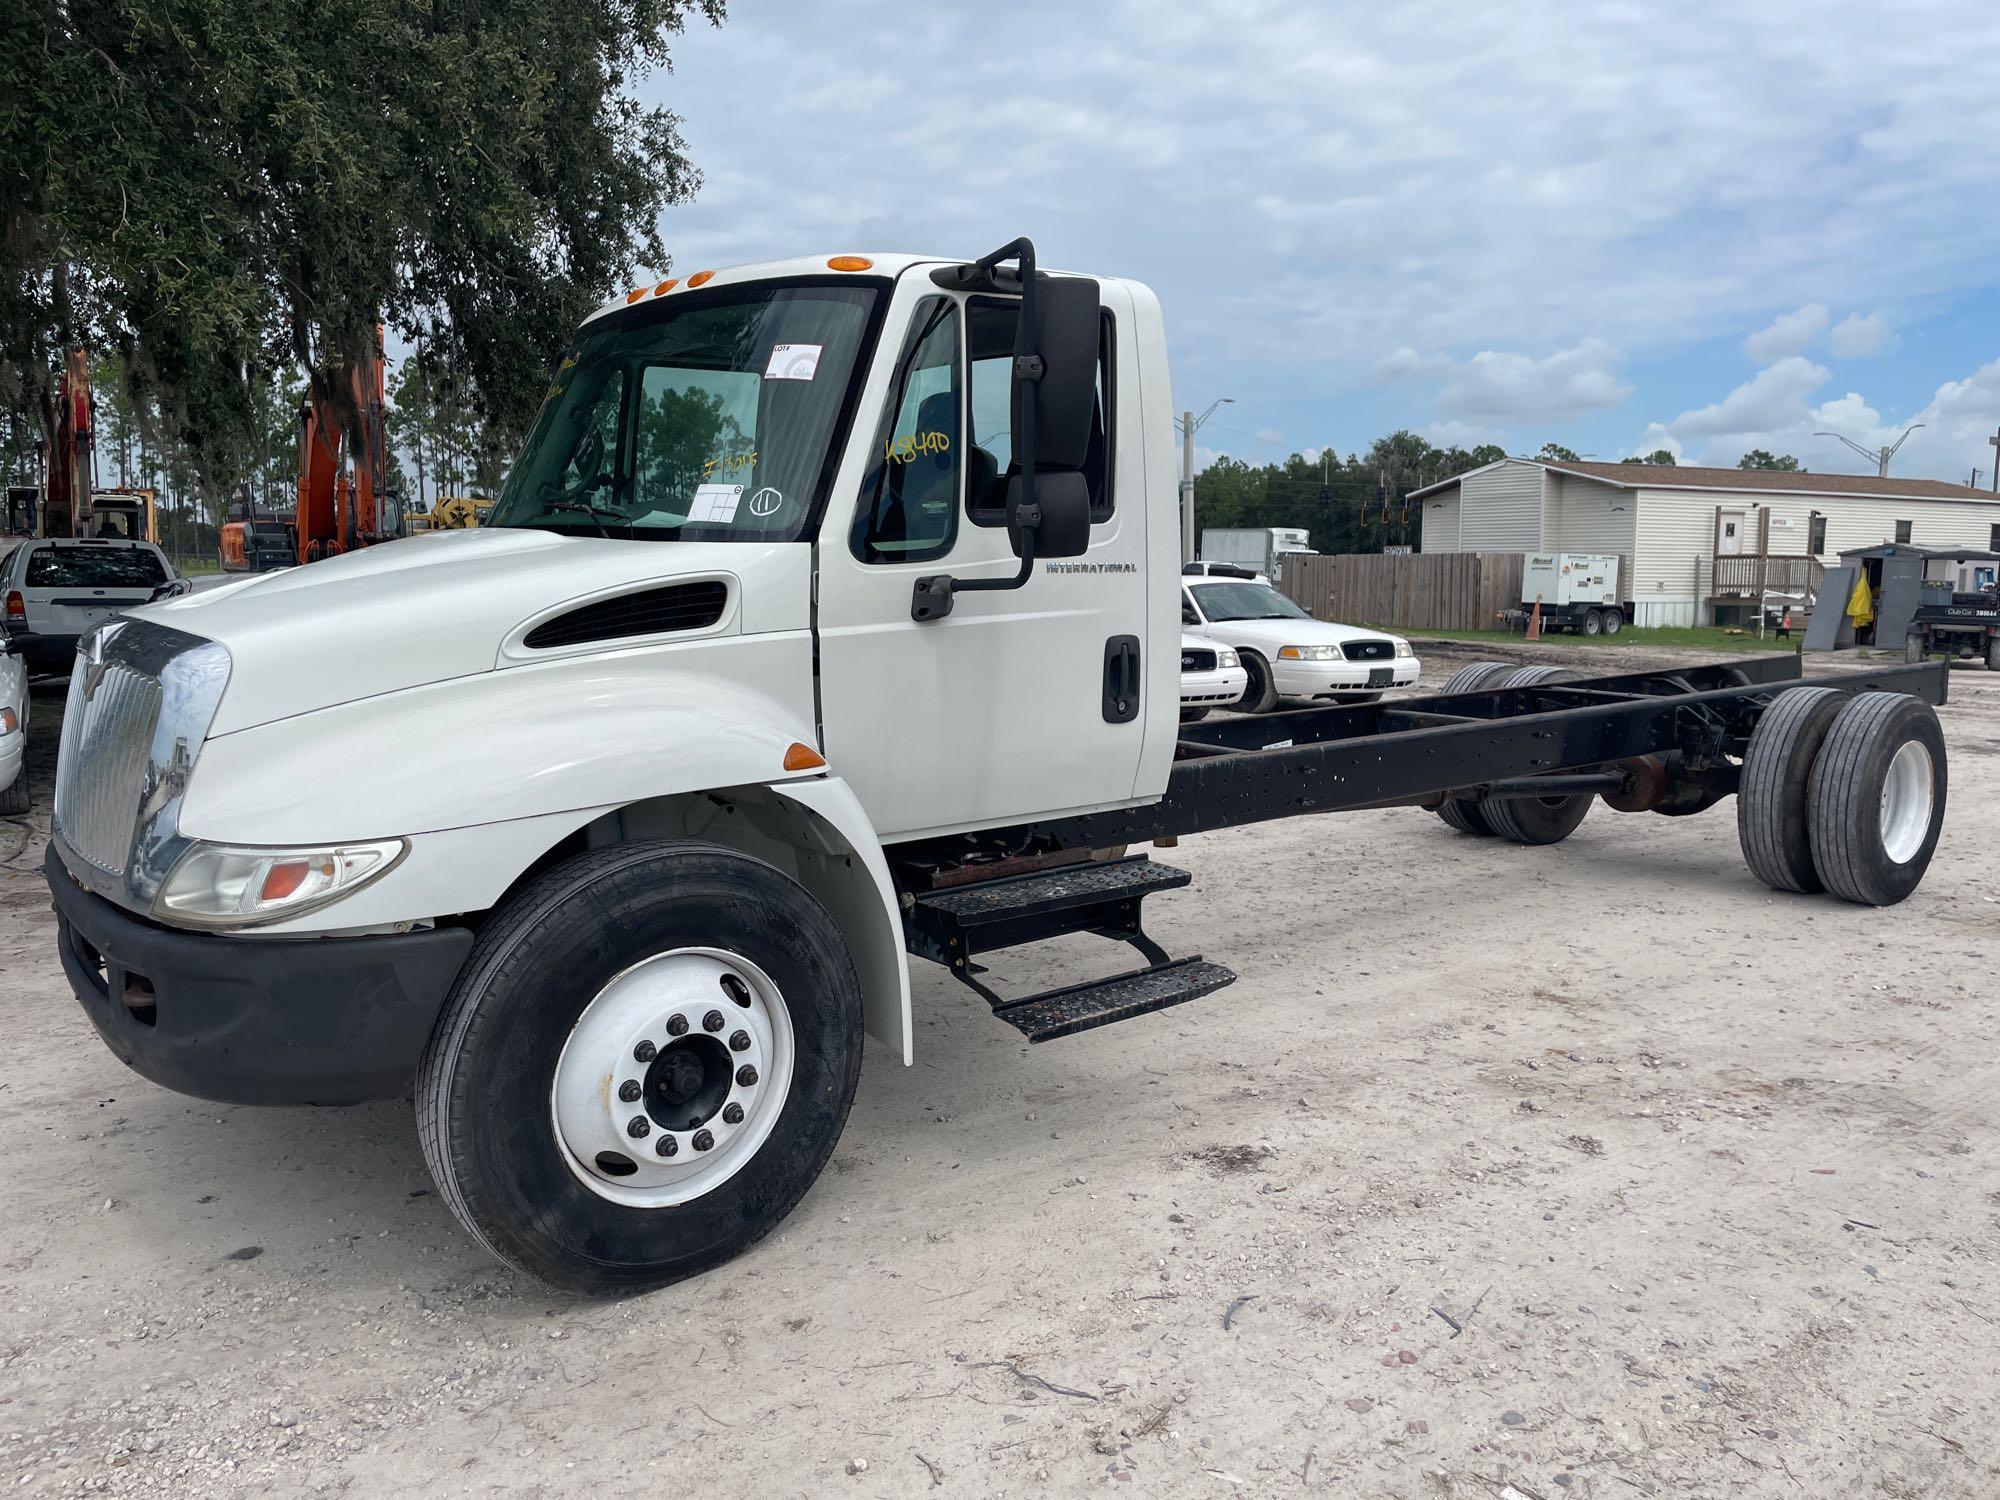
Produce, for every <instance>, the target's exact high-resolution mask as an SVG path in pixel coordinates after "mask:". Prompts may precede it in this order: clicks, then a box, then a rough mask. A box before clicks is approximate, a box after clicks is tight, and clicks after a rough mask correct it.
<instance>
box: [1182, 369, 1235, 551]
mask: <svg viewBox="0 0 2000 1500" xmlns="http://www.w3.org/2000/svg"><path fill="white" fill-rule="evenodd" d="M1235 404H1236V401H1235V398H1234V397H1233V396H1218V397H1217V398H1216V399H1215V400H1213V401H1211V402H1209V403H1208V410H1207V411H1205V412H1203V413H1202V414H1201V415H1200V416H1198V417H1197V416H1196V415H1195V414H1194V413H1193V412H1191V411H1184V412H1182V413H1181V416H1180V420H1179V421H1178V422H1176V423H1175V424H1174V425H1175V426H1176V427H1178V428H1180V430H1181V561H1182V562H1193V561H1194V435H1195V430H1196V429H1197V428H1199V427H1200V426H1201V424H1202V423H1204V422H1206V421H1207V420H1208V419H1209V418H1210V417H1212V416H1214V415H1215V409H1216V407H1218V406H1234V405H1235Z"/></svg>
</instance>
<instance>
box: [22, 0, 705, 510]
mask: <svg viewBox="0 0 2000 1500" xmlns="http://www.w3.org/2000/svg"><path fill="white" fill-rule="evenodd" d="M722 14H723V3H722V0H568V3H566V4H563V5H558V6H551V5H548V4H546V3H531V0H481V3H480V4H479V5H477V6H469V5H468V6H442V5H439V6H431V5H411V4H408V3H406V0H343V3H341V4H339V5H332V6H329V5H326V4H323V3H307V0H67V3H64V0H23V3H22V4H20V5H18V6H15V7H11V8H10V9H9V12H8V19H7V20H6V21H5V22H4V23H0V404H5V405H6V406H9V407H12V408H14V409H16V410H23V409H26V410H28V411H30V412H32V413H36V414H38V415H40V416H41V418H42V419H43V420H44V421H46V420H47V413H48V410H49V403H50V391H51V387H52V381H53V373H54V371H55V370H56V368H57V367H58V366H59V364H60V363H61V358H62V353H63V351H64V350H65V349H68V348H71V347H76V346H84V347H88V348H91V349H94V350H97V351H100V352H102V351H107V350H115V351H117V352H118V353H120V354H121V355H122V360H121V365H122V368H123V370H124V372H125V379H126V380H127V382H128V384H129V387H130V390H131V393H132V394H133V395H134V396H135V397H136V398H137V399H138V403H139V409H140V410H142V411H145V410H151V411H156V412H157V413H158V420H159V421H160V422H162V423H163V424H164V425H165V426H166V427H167V428H168V429H169V431H168V437H169V439H170V440H177V441H179V442H180V443H182V444H184V445H185V446H186V447H187V449H188V451H189V452H190V453H191V454H192V456H193V458H194V460H195V462H196V464H197V466H198V467H199V468H200V469H201V470H202V471H203V472H204V474H206V475H207V476H209V478H210V479H211V480H212V481H218V482H226V480H227V478H228V477H229V476H228V474H227V473H226V472H225V471H226V470H227V469H228V467H229V464H228V457H229V454H230V452H231V450H232V449H233V448H235V447H238V446H244V447H247V445H248V444H249V443H250V442H251V441H252V440H254V439H255V438H256V437H257V436H258V433H259V427H260V425H261V422H262V417H261V416H260V407H261V404H262V401H261V397H260V394H259V393H260V390H261V389H268V388H269V387H270V386H272V385H273V384H282V383H283V380H284V378H285V375H286V373H287V372H296V371H301V370H302V371H304V372H306V373H307V374H308V375H309V377H310V378H311V379H313V380H314V381H315V383H316V385H317V388H319V389H320V390H322V391H323V392H325V393H327V394H329V395H332V396H334V397H335V399H339V388H338V386H337V384H336V383H335V382H334V381H333V380H332V379H331V378H330V376H329V372H330V371H331V370H333V369H334V368H335V367H336V366H338V365H339V364H340V363H341V362H342V361H343V360H347V359H351V358H355V357H358V356H362V355H364V354H365V353H366V352H367V350H368V349H369V348H370V346H371V340H372V338H373V325H374V323H375V322H376V320H377V319H378V318H380V319H381V320H383V321H384V322H386V323H387V324H388V326H389V327H390V328H391V329H392V330H393V331H394V332H395V333H397V334H399V335H400V336H401V337H402V338H404V339H406V340H408V341H409V342H411V343H412V344H416V345H418V346H419V347H420V348H421V350H422V358H423V359H424V360H425V361H428V362H433V363H434V365H435V367H436V368H437V369H449V370H450V371H452V372H453V376H454V379H455V380H456V382H457V387H456V388H457V390H458V391H459V392H460V393H462V395H463V397H464V399H466V400H467V401H468V402H469V403H470V404H471V405H472V406H473V407H475V408H476V409H477V410H478V412H479V414H480V415H481V417H482V418H484V419H485V420H486V421H487V422H488V423H490V424H492V425H493V426H495V427H496V428H497V429H498V430H499V431H501V432H503V433H509V434H513V433H518V432H520V431H522V430H523V429H524V428H525V426H526V424H527V422H528V420H529V419H530V418H531V417H532V415H533V411H534V408H535V405H536V404H537V401H538V400H539V395H540V391H541V388H542V386H543V384H544V376H545V375H546V367H547V362H548V360H549V358H550V357H551V356H552V355H553V354H554V352H555V351H556V350H557V349H558V348H559V346H560V342H561V340H562V339H563V338H564V337H565V336H566V335H567V334H568V333H569V331H570V330H571V329H572V328H573V327H574V325H575V324H576V322H577V321H578V320H579V318H581V316H582V315H583V314H584V313H585V312H586V311H588V310H589V309H590V308H591V307H593V306H595V305H596V304H597V303H598V302H600V301H601V300H602V299H603V298H604V296H605V295H606V294H607V293H608V292H609V291H610V290H611V289H612V288H614V287H615V286H616V285H618V284H619V283H621V282H622V281H623V280H625V279H626V277H627V275H628V274H629V271H630V268H631V267H632V266H633V265H634V264H637V263H644V264H648V265H652V266H664V265H665V264H666V263H667V254H666V250H665V247H664V246H663V245H662V243H661V242H660V239H659V235H658V230H657V227H656V226H657V220H658V215H659V213H660V211H661V210H662V209H663V208H665V207H666V206H667V205H669V204H672V203H675V202H678V201H681V200H682V199H684V198H686V197H687V196H688V195H689V194H690V193H692V192H693V191H694V189H695V187H696V186H697V185H698V183H699V177H698V174H697V173H696V171H695V169H694V167H693V166H692V165H691V164H690V163H689V161H688V160H687V158H686V156H685V154H684V151H683V143H682V139H681V136H680V132H679V123H678V121H677V119H676V118H675V116H674V115H673V114H672V113H671V112H670V111H668V110H667V109H665V108H645V107H642V106H641V105H640V104H638V103H637V102H636V101H634V100H633V98H632V97H631V96H630V94H629V92H628V89H629V86H630V85H631V84H632V82H633V81H634V80H635V79H636V78H638V77H639V76H641V75H643V74H645V73H647V72H649V71H652V70H657V69H663V68H666V67H667V66H668V65H669V54H668V43H669V39H670V38H671V37H673V36H675V35H677V34H678V33H679V32H680V31H681V29H682V26H683V24H684V23H685V21H686V20H687V19H688V18H690V17H695V18H698V19H706V20H708V21H711V22H719V21H720V20H721V18H722Z"/></svg>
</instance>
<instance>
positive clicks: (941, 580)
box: [910, 505, 1040, 620]
mask: <svg viewBox="0 0 2000 1500" xmlns="http://www.w3.org/2000/svg"><path fill="white" fill-rule="evenodd" d="M1021 509H1022V510H1024V511H1025V510H1026V509H1027V507H1026V506H1025V505H1024V506H1022V507H1021ZM1036 519H1037V520H1039V519H1040V517H1039V516H1037V517H1036ZM1034 571H1035V533H1034V532H1033V531H1032V530H1028V529H1024V530H1023V531H1022V532H1021V566H1020V568H1019V569H1018V570H1017V571H1016V572H1015V574H1014V576H1013V577H1012V578H953V577H952V576H951V575H950V574H949V573H939V574H935V575H933V576H932V577H929V578H919V579H918V580H917V582H916V586H915V588H913V589H912V590H911V591H910V618H911V619H912V620H942V619H943V618H944V617H945V616H946V615H948V614H950V613H951V603H952V596H953V595H954V594H975V593H984V592H988V591H991V590H997V589H1018V588H1021V587H1023V586H1025V585H1026V584H1027V581H1028V577H1029V575H1030V574H1032V573H1033V572H1034Z"/></svg>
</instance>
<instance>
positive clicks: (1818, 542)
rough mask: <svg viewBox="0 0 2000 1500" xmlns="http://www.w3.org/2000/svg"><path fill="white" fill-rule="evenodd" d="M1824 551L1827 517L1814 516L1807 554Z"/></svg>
mask: <svg viewBox="0 0 2000 1500" xmlns="http://www.w3.org/2000/svg"><path fill="white" fill-rule="evenodd" d="M1995 535H1996V536H2000V531H1996V533H1995ZM1824 551H1826V517H1825V516H1814V517H1813V518H1812V519H1811V520H1810V521H1808V522H1807V523H1806V552H1807V554H1808V555H1809V556H1812V557H1818V556H1819V555H1820V554H1821V553H1822V552H1824Z"/></svg>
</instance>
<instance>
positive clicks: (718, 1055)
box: [549, 948, 793, 1208]
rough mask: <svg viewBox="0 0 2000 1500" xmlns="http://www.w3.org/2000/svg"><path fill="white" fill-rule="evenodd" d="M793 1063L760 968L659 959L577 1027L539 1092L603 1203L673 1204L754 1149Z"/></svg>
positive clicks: (706, 953)
mask: <svg viewBox="0 0 2000 1500" xmlns="http://www.w3.org/2000/svg"><path fill="white" fill-rule="evenodd" d="M792 1058H793V1041H792V1020H791V1013H790V1012H789V1011H787V1010H786V1009H785V1001H784V997H783V996H782V995H781V994H779V992H778V988H777V986H776V985H775V984H773V983H772V982H771V979H770V976H769V975H767V974H765V973H764V971H763V970H762V969H760V968H758V967H757V966H756V965H755V964H753V963H751V962H750V961H749V960H748V959H746V958H743V957H742V956H740V955H738V954H734V953H725V952H723V951H721V950H720V949H715V948H677V949H675V950H673V951H672V952H670V953H662V954H659V955H658V956H657V957H654V958H649V959H647V960H645V961H644V962H643V963H638V964H634V965H633V966H632V967H631V968H629V969H627V970H625V971H624V972H623V973H621V974H619V975H617V976H616V977H615V978H613V979H612V981H611V982H610V983H609V984H607V985H605V986H604V988H603V989H601V990H599V991H598V992H597V994H596V996H595V997H594V998H592V1000H591V1001H590V1003H589V1004H588V1005H586V1006H584V1008H583V1013H582V1014H581V1015H579V1016H578V1017H577V1018H576V1026H575V1028H574V1029H573V1030H572V1031H571V1032H570V1034H569V1040H568V1041H567V1042H566V1043H565V1044H564V1045H563V1050H562V1056H561V1058H560V1059H558V1061H557V1063H556V1076H555V1086H554V1087H553V1088H552V1089H551V1090H550V1091H549V1108H550V1111H551V1113H552V1115H553V1117H554V1120H555V1127H556V1138H557V1139H558V1140H559V1141H561V1143H562V1146H563V1152H564V1155H565V1157H566V1158H567V1160H568V1162H569V1167H570V1170H571V1171H572V1172H575V1173H576V1174H577V1176H578V1178H579V1179H581V1181H582V1182H583V1184H584V1186H585V1187H587V1188H589V1189H590V1190H591V1191H592V1192H594V1193H596V1194H598V1195H599V1196H600V1197H604V1198H609V1199H610V1200H611V1201H612V1202H614V1203H622V1204H624V1205H626V1206H627V1207H629V1208H673V1207H675V1206H677V1205H679V1204H682V1203H686V1202H688V1201H689V1200H691V1199H694V1198H699V1197H700V1196H701V1195H702V1194H704V1193H707V1192H712V1191H713V1190H714V1189H716V1188H718V1187H720V1186H721V1185H722V1184H723V1183H725V1182H727V1181H728V1180H729V1179H730V1178H731V1177H734V1176H735V1175H736V1174H737V1173H738V1172H739V1171H741V1170H742V1169H743V1166H744V1164H745V1163H746V1162H748V1161H749V1160H750V1158H751V1157H753V1156H755V1155H756V1154H757V1148H758V1147H760V1146H762V1145H763V1144H764V1141H765V1139H766V1138H767V1137H768V1136H769V1135H770V1134H771V1127H772V1126H773V1125H775V1124H776V1123H777V1120H778V1116H779V1114H780V1113H782V1112H783V1110H784V1104H785V1093H786V1091H787V1090H788V1089H789V1088H790V1087H791V1082H792Z"/></svg>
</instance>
